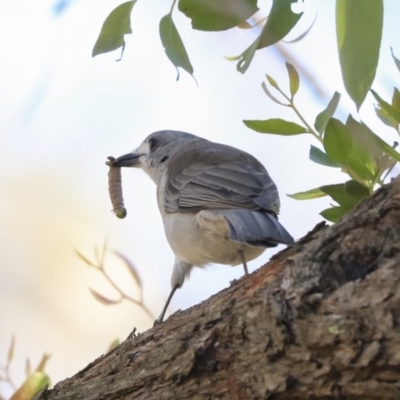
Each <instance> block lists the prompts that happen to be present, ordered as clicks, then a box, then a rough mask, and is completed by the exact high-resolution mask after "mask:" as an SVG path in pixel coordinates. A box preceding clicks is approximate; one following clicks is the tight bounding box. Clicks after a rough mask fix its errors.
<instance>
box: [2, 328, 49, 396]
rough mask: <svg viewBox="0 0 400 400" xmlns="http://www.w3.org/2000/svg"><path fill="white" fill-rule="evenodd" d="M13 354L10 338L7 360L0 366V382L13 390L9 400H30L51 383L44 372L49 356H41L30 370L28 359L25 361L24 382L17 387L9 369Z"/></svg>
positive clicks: (12, 344) (13, 348)
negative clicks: (35, 365)
mask: <svg viewBox="0 0 400 400" xmlns="http://www.w3.org/2000/svg"><path fill="white" fill-rule="evenodd" d="M14 354H15V338H14V336H13V337H12V338H11V343H10V346H9V348H8V353H7V360H6V364H5V365H4V366H0V382H4V383H6V384H7V385H8V386H9V387H11V389H12V390H13V394H12V395H11V397H10V399H9V400H29V399H31V398H32V397H33V396H34V395H35V394H36V393H37V392H38V391H39V390H40V389H42V388H43V387H45V386H49V385H50V383H51V381H50V377H49V376H48V374H47V373H46V372H45V368H46V364H47V361H48V360H49V358H50V356H49V355H48V354H43V356H42V359H41V360H40V362H39V364H38V365H37V367H36V368H35V369H34V370H32V368H31V363H30V360H29V358H27V359H26V364H25V380H24V381H23V382H22V383H21V384H20V385H19V386H18V385H17V384H16V383H14V381H13V379H12V377H11V373H10V369H11V364H12V361H13V360H14ZM3 399H4V398H3V396H2V395H1V393H0V400H3Z"/></svg>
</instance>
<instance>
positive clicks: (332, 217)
mask: <svg viewBox="0 0 400 400" xmlns="http://www.w3.org/2000/svg"><path fill="white" fill-rule="evenodd" d="M349 211H350V210H349V209H348V208H346V207H343V206H339V207H331V208H327V209H326V210H324V211H322V212H320V215H322V216H323V217H324V218H325V219H327V220H328V221H331V222H337V221H339V219H340V218H342V217H343V215H345V214H347V213H348V212H349Z"/></svg>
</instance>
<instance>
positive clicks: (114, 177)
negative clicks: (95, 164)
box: [106, 156, 127, 218]
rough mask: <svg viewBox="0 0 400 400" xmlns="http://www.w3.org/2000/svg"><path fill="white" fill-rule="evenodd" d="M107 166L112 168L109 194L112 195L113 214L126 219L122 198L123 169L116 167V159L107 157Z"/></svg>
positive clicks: (109, 174) (109, 175)
mask: <svg viewBox="0 0 400 400" xmlns="http://www.w3.org/2000/svg"><path fill="white" fill-rule="evenodd" d="M107 159H108V161H106V165H108V166H109V167H110V169H109V171H108V193H109V194H110V200H111V204H112V206H113V212H114V213H115V215H116V216H117V217H118V218H125V217H126V215H127V211H126V208H125V205H124V198H123V196H122V181H121V167H116V166H115V165H114V161H115V158H114V157H111V156H110V157H107Z"/></svg>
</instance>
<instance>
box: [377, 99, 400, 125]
mask: <svg viewBox="0 0 400 400" xmlns="http://www.w3.org/2000/svg"><path fill="white" fill-rule="evenodd" d="M374 109H375V113H376V115H377V117H378V118H379V119H380V120H381V121H382V122H383V123H384V124H385V125H387V126H390V127H391V128H394V129H397V128H398V126H399V124H398V122H397V121H396V120H395V119H394V118H392V117H391V116H390V115H389V114H388V113H387V112H386V111H385V110H384V109H383V108H381V106H380V105H379V104H376V105H375V106H374Z"/></svg>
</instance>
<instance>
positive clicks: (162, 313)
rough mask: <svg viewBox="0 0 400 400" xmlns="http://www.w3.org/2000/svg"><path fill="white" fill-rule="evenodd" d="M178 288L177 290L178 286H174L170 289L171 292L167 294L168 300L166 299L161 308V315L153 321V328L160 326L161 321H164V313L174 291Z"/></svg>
mask: <svg viewBox="0 0 400 400" xmlns="http://www.w3.org/2000/svg"><path fill="white" fill-rule="evenodd" d="M178 288H179V286H178V285H175V286H174V287H173V288H172V289H171V292H170V293H169V296H168V299H167V301H166V302H165V305H164V307H163V309H162V311H161V314H160V316H159V317H158V318H157V319H156V320H155V321H154V324H153V326H156V325H158V324H161V322H163V319H164V316H165V313H166V312H167V309H168V306H169V303H170V302H171V299H172V297H173V295H174V293H175V291H176V289H178Z"/></svg>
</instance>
